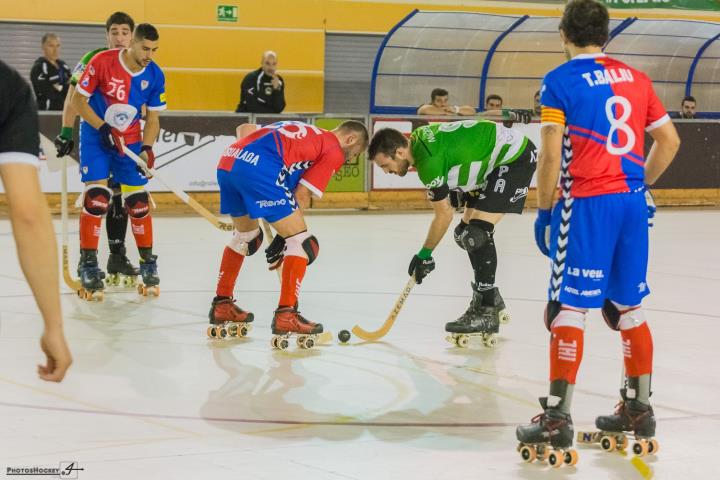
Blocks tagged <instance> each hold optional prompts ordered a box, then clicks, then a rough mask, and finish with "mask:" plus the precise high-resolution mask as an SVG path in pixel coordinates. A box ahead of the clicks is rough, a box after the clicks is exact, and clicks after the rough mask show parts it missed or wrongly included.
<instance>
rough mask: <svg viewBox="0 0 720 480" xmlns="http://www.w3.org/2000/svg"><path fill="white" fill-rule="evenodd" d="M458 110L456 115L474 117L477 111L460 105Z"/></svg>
mask: <svg viewBox="0 0 720 480" xmlns="http://www.w3.org/2000/svg"><path fill="white" fill-rule="evenodd" d="M457 108H458V112H457V113H458V115H475V114H477V111H476V110H475V108H473V107H471V106H470V105H460V106H458V107H457Z"/></svg>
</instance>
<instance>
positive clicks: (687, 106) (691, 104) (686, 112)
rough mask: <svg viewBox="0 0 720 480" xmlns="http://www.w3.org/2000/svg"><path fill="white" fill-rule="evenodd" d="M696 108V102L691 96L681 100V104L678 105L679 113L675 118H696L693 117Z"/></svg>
mask: <svg viewBox="0 0 720 480" xmlns="http://www.w3.org/2000/svg"><path fill="white" fill-rule="evenodd" d="M696 106H697V102H696V101H695V97H693V96H692V95H688V96H686V97H685V98H683V99H682V103H681V104H680V112H678V117H677V118H687V119H692V118H697V117H695V107H696Z"/></svg>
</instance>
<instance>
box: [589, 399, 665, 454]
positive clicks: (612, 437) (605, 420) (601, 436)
mask: <svg viewBox="0 0 720 480" xmlns="http://www.w3.org/2000/svg"><path fill="white" fill-rule="evenodd" d="M620 396H621V397H622V400H620V402H619V403H618V404H617V405H616V406H615V413H613V414H612V415H601V416H599V417H597V418H596V419H595V427H597V428H598V430H599V431H596V432H578V435H577V441H578V443H599V444H600V447H601V448H602V449H603V450H605V451H606V452H612V451H615V450H621V451H622V450H625V449H626V448H627V446H628V443H629V442H628V438H629V437H632V438H634V440H635V442H634V443H633V446H632V452H633V453H634V454H635V455H637V456H638V457H644V456H645V455H655V454H657V452H658V450H660V444H659V443H658V441H657V440H656V439H655V438H653V437H654V436H655V414H654V413H653V409H652V407H651V406H650V405H645V404H644V403H640V402H638V401H637V400H633V399H628V398H627V390H626V389H624V388H623V389H621V390H620Z"/></svg>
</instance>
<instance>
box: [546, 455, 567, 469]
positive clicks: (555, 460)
mask: <svg viewBox="0 0 720 480" xmlns="http://www.w3.org/2000/svg"><path fill="white" fill-rule="evenodd" d="M563 460H564V458H561V454H559V453H558V452H550V455H548V464H550V466H551V467H554V468H558V467H560V466H561V465H562V464H563Z"/></svg>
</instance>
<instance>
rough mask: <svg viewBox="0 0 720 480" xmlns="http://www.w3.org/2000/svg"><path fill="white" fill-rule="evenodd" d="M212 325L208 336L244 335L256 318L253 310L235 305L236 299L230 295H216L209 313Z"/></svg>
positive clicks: (233, 336)
mask: <svg viewBox="0 0 720 480" xmlns="http://www.w3.org/2000/svg"><path fill="white" fill-rule="evenodd" d="M208 318H209V319H210V326H209V327H208V329H207V336H208V337H210V338H213V339H222V338H225V337H231V338H235V337H244V336H246V335H247V334H248V332H249V331H250V330H251V329H252V325H251V324H250V322H252V321H253V320H254V318H255V315H253V314H252V313H251V312H246V311H245V310H243V309H242V308H240V307H238V306H236V305H235V300H234V299H233V298H229V297H215V299H214V300H213V302H212V306H211V307H210V313H209V314H208Z"/></svg>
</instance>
